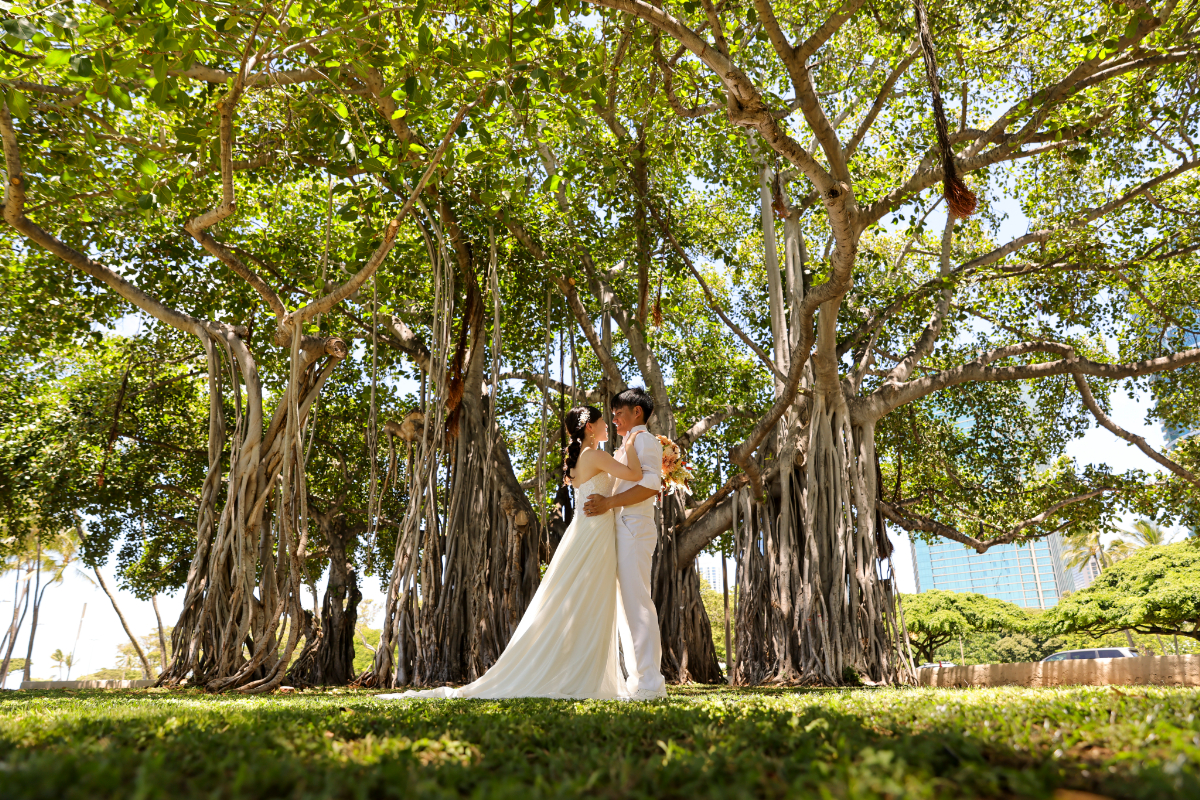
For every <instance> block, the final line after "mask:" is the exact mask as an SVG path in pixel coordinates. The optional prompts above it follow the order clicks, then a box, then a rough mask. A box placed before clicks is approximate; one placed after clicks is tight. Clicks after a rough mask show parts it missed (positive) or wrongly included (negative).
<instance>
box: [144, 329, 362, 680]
mask: <svg viewBox="0 0 1200 800" xmlns="http://www.w3.org/2000/svg"><path fill="white" fill-rule="evenodd" d="M299 330H300V326H299V325H296V326H295V327H294V328H293V337H292V338H293V342H292V348H291V362H292V374H291V377H290V379H289V381H288V384H287V387H286V389H285V391H284V392H283V394H282V396H281V397H280V402H279V405H278V406H277V408H276V411H275V414H274V417H273V418H272V420H271V423H270V425H269V426H268V427H267V430H266V433H265V434H264V433H263V432H262V419H263V413H262V386H261V383H260V381H259V377H258V372H257V367H256V365H255V361H254V358H253V357H252V356H251V354H250V352H249V350H248V349H247V348H246V346H245V344H244V343H243V342H242V341H241V339H240V338H238V337H236V336H230V337H229V338H228V339H227V340H226V342H225V345H226V346H225V348H224V351H225V356H226V359H225V365H226V367H227V370H228V372H227V373H225V372H224V371H223V368H222V360H221V357H220V353H219V352H218V349H217V346H216V343H215V342H213V340H212V339H211V338H209V337H202V341H203V343H204V345H205V352H206V355H207V359H208V376H209V398H210V408H209V420H210V422H209V473H208V478H207V479H206V481H205V483H204V486H203V489H202V493H201V501H200V504H199V512H198V516H197V525H196V528H197V547H196V553H195V555H194V557H193V559H192V564H191V568H190V569H189V572H188V580H187V587H186V590H185V595H184V602H183V610H182V612H181V614H180V617H179V621H178V622H177V623H176V624H175V628H174V630H173V631H172V634H171V645H172V646H171V651H172V658H171V663H170V666H169V667H168V669H166V670H165V671H164V672H163V674H162V676H161V677H160V679H159V680H160V683H162V684H164V685H168V686H174V685H179V684H181V683H183V682H184V681H188V682H190V683H192V684H199V685H202V686H205V687H206V688H208V689H209V690H212V691H223V690H227V689H238V690H239V691H246V692H257V691H269V690H271V689H273V688H275V687H276V686H278V685H279V684H280V683H281V682H282V681H283V677H284V670H285V668H286V665H287V663H288V662H289V660H290V659H291V656H292V653H293V652H294V651H295V648H296V645H297V643H298V642H299V639H300V635H301V633H302V628H303V624H302V621H303V620H304V619H305V617H304V610H303V608H302V605H301V589H302V579H303V569H302V566H303V562H304V558H305V553H306V548H307V540H308V514H307V495H306V487H305V483H304V448H303V432H304V427H305V423H306V421H307V417H308V414H309V411H310V409H311V408H312V405H313V403H314V402H315V401H316V399H317V397H318V395H319V394H320V391H321V388H322V386H323V385H324V383H325V381H326V379H327V378H328V377H329V375H330V373H331V372H332V371H333V368H334V367H335V366H336V365H337V363H338V362H339V361H341V359H342V358H344V357H345V355H346V347H345V344H344V343H343V342H342V341H341V340H340V339H330V340H324V341H318V342H316V343H311V342H306V343H305V344H306V346H305V347H302V346H301V341H302V340H301V337H300V333H299ZM226 377H227V378H228V380H229V383H230V385H231V386H232V387H233V392H232V395H233V407H234V412H235V423H234V427H233V431H232V435H231V436H229V431H228V429H227V426H226V420H225V400H224V392H223V384H224V379H225V378H226ZM239 378H240V380H239ZM227 439H228V442H229V456H228V458H229V461H228V467H225V466H224V464H223V458H224V452H223V451H224V446H225V444H226V441H227ZM223 474H224V476H225V479H224V480H222V475H223ZM222 490H224V492H225V497H224V502H223V504H222V503H221V497H220V495H221V492H222ZM285 629H286V633H287V638H286V640H285V641H284V647H283V649H282V652H281V650H280V647H279V643H280V638H281V635H282V634H283V633H284V631H285Z"/></svg>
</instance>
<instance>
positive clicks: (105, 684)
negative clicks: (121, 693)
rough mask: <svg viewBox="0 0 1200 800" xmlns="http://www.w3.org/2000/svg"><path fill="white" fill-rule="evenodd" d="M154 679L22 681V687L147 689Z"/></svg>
mask: <svg viewBox="0 0 1200 800" xmlns="http://www.w3.org/2000/svg"><path fill="white" fill-rule="evenodd" d="M153 685H154V681H21V688H22V689H147V688H149V687H151V686H153Z"/></svg>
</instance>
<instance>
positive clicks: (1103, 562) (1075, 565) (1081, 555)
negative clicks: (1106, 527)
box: [1063, 528, 1109, 570]
mask: <svg viewBox="0 0 1200 800" xmlns="http://www.w3.org/2000/svg"><path fill="white" fill-rule="evenodd" d="M1100 533H1101V531H1100V529H1099V528H1091V529H1086V528H1085V529H1081V530H1074V531H1072V532H1071V533H1068V534H1067V535H1066V536H1064V537H1063V539H1064V542H1063V544H1064V545H1065V548H1064V552H1063V555H1064V556H1066V565H1067V567H1068V568H1069V569H1083V567H1084V566H1086V565H1087V563H1088V562H1089V561H1091V560H1092V559H1095V560H1096V566H1098V567H1099V568H1100V569H1101V570H1103V569H1104V568H1105V567H1107V566H1108V563H1109V562H1108V559H1107V558H1106V557H1105V553H1104V545H1103V544H1102V543H1101V541H1100Z"/></svg>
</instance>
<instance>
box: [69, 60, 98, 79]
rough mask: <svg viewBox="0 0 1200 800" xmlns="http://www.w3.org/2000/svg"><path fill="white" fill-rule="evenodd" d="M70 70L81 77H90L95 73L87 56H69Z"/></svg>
mask: <svg viewBox="0 0 1200 800" xmlns="http://www.w3.org/2000/svg"><path fill="white" fill-rule="evenodd" d="M71 71H72V72H74V73H75V74H76V75H78V76H79V77H81V78H90V77H92V76H93V75H94V74H95V71H94V70H93V69H92V60H91V59H90V58H88V57H87V56H71Z"/></svg>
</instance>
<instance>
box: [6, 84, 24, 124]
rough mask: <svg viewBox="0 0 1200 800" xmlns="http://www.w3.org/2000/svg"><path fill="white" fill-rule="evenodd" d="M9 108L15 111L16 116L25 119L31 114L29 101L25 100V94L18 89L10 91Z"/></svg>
mask: <svg viewBox="0 0 1200 800" xmlns="http://www.w3.org/2000/svg"><path fill="white" fill-rule="evenodd" d="M8 109H9V111H11V112H12V113H13V116H14V117H18V118H20V119H24V118H25V117H27V116H29V103H28V102H26V101H25V95H23V94H21V93H20V92H18V91H17V90H16V89H13V90H11V91H10V92H9V93H8Z"/></svg>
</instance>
